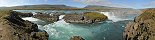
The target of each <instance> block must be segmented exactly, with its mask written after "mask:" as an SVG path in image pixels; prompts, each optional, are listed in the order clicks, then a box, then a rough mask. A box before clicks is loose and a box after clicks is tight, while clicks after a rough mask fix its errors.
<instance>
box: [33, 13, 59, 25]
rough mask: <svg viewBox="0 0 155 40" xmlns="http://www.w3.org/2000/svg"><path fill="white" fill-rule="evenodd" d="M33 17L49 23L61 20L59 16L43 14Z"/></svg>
mask: <svg viewBox="0 0 155 40" xmlns="http://www.w3.org/2000/svg"><path fill="white" fill-rule="evenodd" d="M33 17H35V18H38V19H41V20H44V21H47V22H52V23H53V22H56V21H58V20H59V16H56V15H49V14H43V13H37V14H36V15H34V16H33Z"/></svg>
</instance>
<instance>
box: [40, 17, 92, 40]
mask: <svg viewBox="0 0 155 40" xmlns="http://www.w3.org/2000/svg"><path fill="white" fill-rule="evenodd" d="M39 28H40V29H42V30H45V31H46V32H48V34H49V40H54V39H55V40H69V39H70V37H72V36H82V37H88V38H89V39H91V38H90V37H92V35H93V34H92V32H91V31H90V30H89V29H86V28H83V27H80V26H79V27H77V26H75V25H72V24H70V23H66V22H65V21H64V19H62V20H60V21H57V22H54V23H51V24H48V25H45V26H39ZM86 33H87V34H86Z"/></svg>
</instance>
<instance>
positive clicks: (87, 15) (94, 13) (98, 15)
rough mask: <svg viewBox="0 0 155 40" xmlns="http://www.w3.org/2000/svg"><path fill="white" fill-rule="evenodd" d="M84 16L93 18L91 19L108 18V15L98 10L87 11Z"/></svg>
mask: <svg viewBox="0 0 155 40" xmlns="http://www.w3.org/2000/svg"><path fill="white" fill-rule="evenodd" d="M84 16H86V17H88V18H91V19H98V20H105V19H107V16H105V15H103V14H100V13H97V12H86V13H84Z"/></svg>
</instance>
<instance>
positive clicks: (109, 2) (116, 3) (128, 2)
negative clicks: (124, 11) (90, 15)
mask: <svg viewBox="0 0 155 40" xmlns="http://www.w3.org/2000/svg"><path fill="white" fill-rule="evenodd" d="M35 4H51V5H55V4H57V5H63V4H64V5H68V6H73V7H84V6H86V5H101V6H111V7H125V8H136V9H140V8H150V7H153V8H155V0H0V6H1V7H2V6H7V7H10V6H18V5H35Z"/></svg>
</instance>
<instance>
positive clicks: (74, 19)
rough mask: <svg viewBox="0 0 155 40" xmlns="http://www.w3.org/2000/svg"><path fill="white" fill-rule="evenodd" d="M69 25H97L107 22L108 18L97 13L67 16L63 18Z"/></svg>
mask: <svg viewBox="0 0 155 40" xmlns="http://www.w3.org/2000/svg"><path fill="white" fill-rule="evenodd" d="M63 19H64V20H65V21H66V22H67V23H88V24H89V23H96V22H101V21H104V20H107V16H105V15H104V14H100V13H97V12H86V13H83V14H66V15H65V16H64V18H63Z"/></svg>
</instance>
